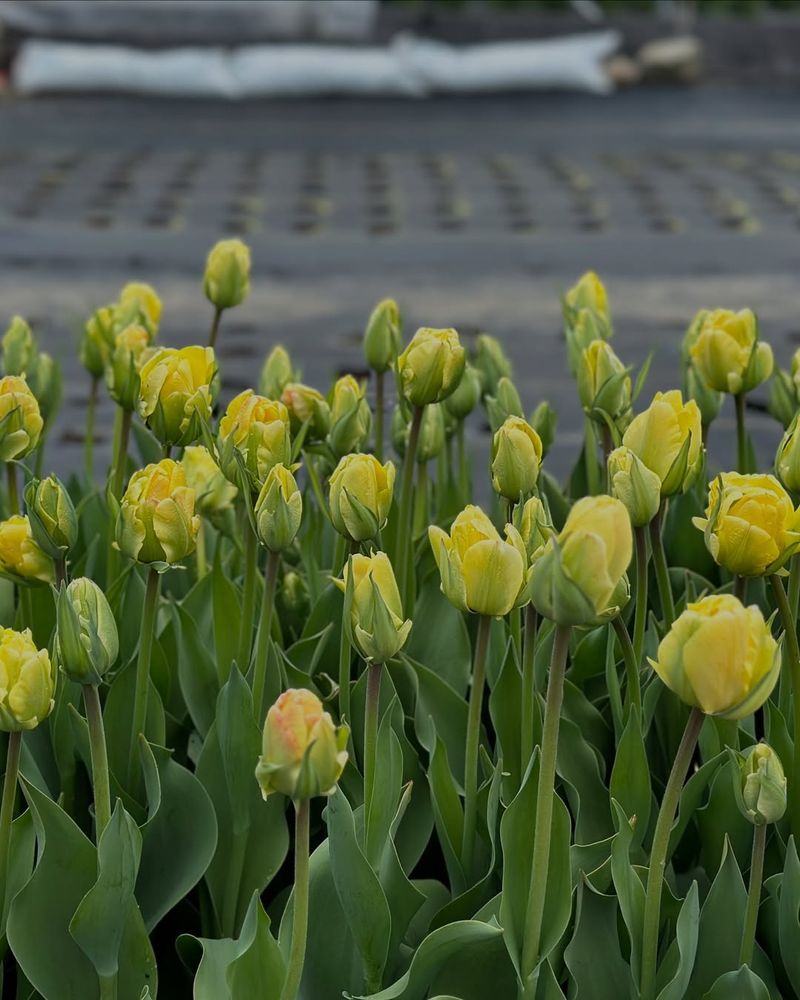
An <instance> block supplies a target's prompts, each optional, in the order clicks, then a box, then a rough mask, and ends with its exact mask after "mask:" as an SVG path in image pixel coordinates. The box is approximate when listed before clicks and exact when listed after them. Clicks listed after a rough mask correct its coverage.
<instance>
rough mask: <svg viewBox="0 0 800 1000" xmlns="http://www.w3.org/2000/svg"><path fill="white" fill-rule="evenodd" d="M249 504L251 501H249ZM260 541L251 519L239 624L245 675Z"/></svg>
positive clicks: (240, 657)
mask: <svg viewBox="0 0 800 1000" xmlns="http://www.w3.org/2000/svg"><path fill="white" fill-rule="evenodd" d="M248 502H249V501H248ZM257 563H258V539H257V538H256V533H255V532H254V531H253V528H252V525H251V524H250V520H249V518H245V523H244V580H243V582H242V618H241V622H240V624H239V652H238V654H237V657H236V662H237V663H238V664H239V669H240V670H241V672H242V673H243V674H246V673H247V669H248V667H249V666H250V652H251V650H252V646H253V618H254V616H255V610H256V573H257V571H258V565H257Z"/></svg>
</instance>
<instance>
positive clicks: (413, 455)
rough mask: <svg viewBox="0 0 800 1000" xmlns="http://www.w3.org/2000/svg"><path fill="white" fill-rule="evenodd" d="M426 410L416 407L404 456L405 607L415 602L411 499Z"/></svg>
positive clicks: (400, 553)
mask: <svg viewBox="0 0 800 1000" xmlns="http://www.w3.org/2000/svg"><path fill="white" fill-rule="evenodd" d="M424 412H425V407H424V406H415V407H414V416H413V417H412V419H411V428H410V429H409V432H408V444H407V445H406V453H405V455H404V456H403V482H402V487H401V491H400V509H399V512H398V521H397V538H396V542H395V545H396V549H395V554H396V560H395V561H396V563H397V569H398V574H397V576H398V580H397V584H398V588H399V590H400V595H401V597H402V598H403V607H406V608H410V607H413V602H412V601H411V600H409V597H410V585H409V564H410V563H411V562H412V557H413V552H414V546H413V545H412V544H411V528H412V524H411V501H412V493H413V487H414V466H415V465H416V464H417V445H418V443H419V431H420V427H421V426H422V414H423V413H424Z"/></svg>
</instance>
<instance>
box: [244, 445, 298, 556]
mask: <svg viewBox="0 0 800 1000" xmlns="http://www.w3.org/2000/svg"><path fill="white" fill-rule="evenodd" d="M255 518H256V534H257V535H258V539H259V541H260V542H261V544H262V545H264V546H266V548H268V549H269V551H270V552H283V551H284V550H285V549H288V548H289V546H290V545H291V544H292V542H293V541H294V539H295V536H296V535H297V532H298V531H299V530H300V522H301V521H302V519H303V496H302V494H301V492H300V490H299V489H298V487H297V482H296V481H295V478H294V476H293V475H292V470H291V469H289V468H287V467H286V466H285V465H281V464H278V465H274V466H273V467H272V468H271V469H270V470H269V472H268V473H267V478H266V479H265V480H264V485H263V486H262V487H261V492H260V493H259V495H258V499H257V500H256V505H255Z"/></svg>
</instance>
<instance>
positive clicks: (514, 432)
mask: <svg viewBox="0 0 800 1000" xmlns="http://www.w3.org/2000/svg"><path fill="white" fill-rule="evenodd" d="M542 450H543V449H542V441H541V438H540V437H539V435H538V434H537V433H536V431H535V430H534V429H533V428H532V427H531V425H530V424H528V423H527V422H526V421H524V420H523V419H522V418H521V417H508V418H507V419H506V421H505V423H503V425H502V426H501V427H500V429H499V430H498V431H497V433H496V434H495V435H494V438H493V440H492V459H491V473H492V486H493V487H494V490H495V492H496V493H499V494H500V496H502V497H505V498H506V499H507V500H512V501H514V502H515V503H517V502H519V500H520V498H521V497H525V496H527V494H529V493H532V492H533V490H534V488H535V487H536V482H537V480H538V479H539V468H540V466H541V464H542Z"/></svg>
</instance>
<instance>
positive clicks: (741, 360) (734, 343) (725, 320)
mask: <svg viewBox="0 0 800 1000" xmlns="http://www.w3.org/2000/svg"><path fill="white" fill-rule="evenodd" d="M689 354H690V357H691V359H692V363H693V364H694V366H695V368H696V370H697V373H698V375H699V376H700V378H701V379H702V380H703V381H704V382H705V383H706V385H707V386H709V387H710V388H712V389H716V390H717V391H718V392H729V393H732V394H733V395H738V394H739V393H741V392H749V391H750V390H751V389H755V387H756V386H757V385H760V384H761V383H762V382H765V381H766V380H767V379H768V378H769V377H770V375H771V374H772V368H773V357H772V348H771V347H770V346H769V344H766V343H764V341H759V339H758V321H757V320H756V317H755V315H754V314H753V312H752V310H750V309H742V310H741V311H740V312H738V313H734V312H731V311H730V310H729V309H715V310H714V311H713V312H709V313H708V314H707V315H706V317H705V319H704V321H703V324H702V326H701V328H700V330H699V332H698V333H697V335H696V337H695V339H694V342H693V343H692V345H691V346H690V348H689Z"/></svg>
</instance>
